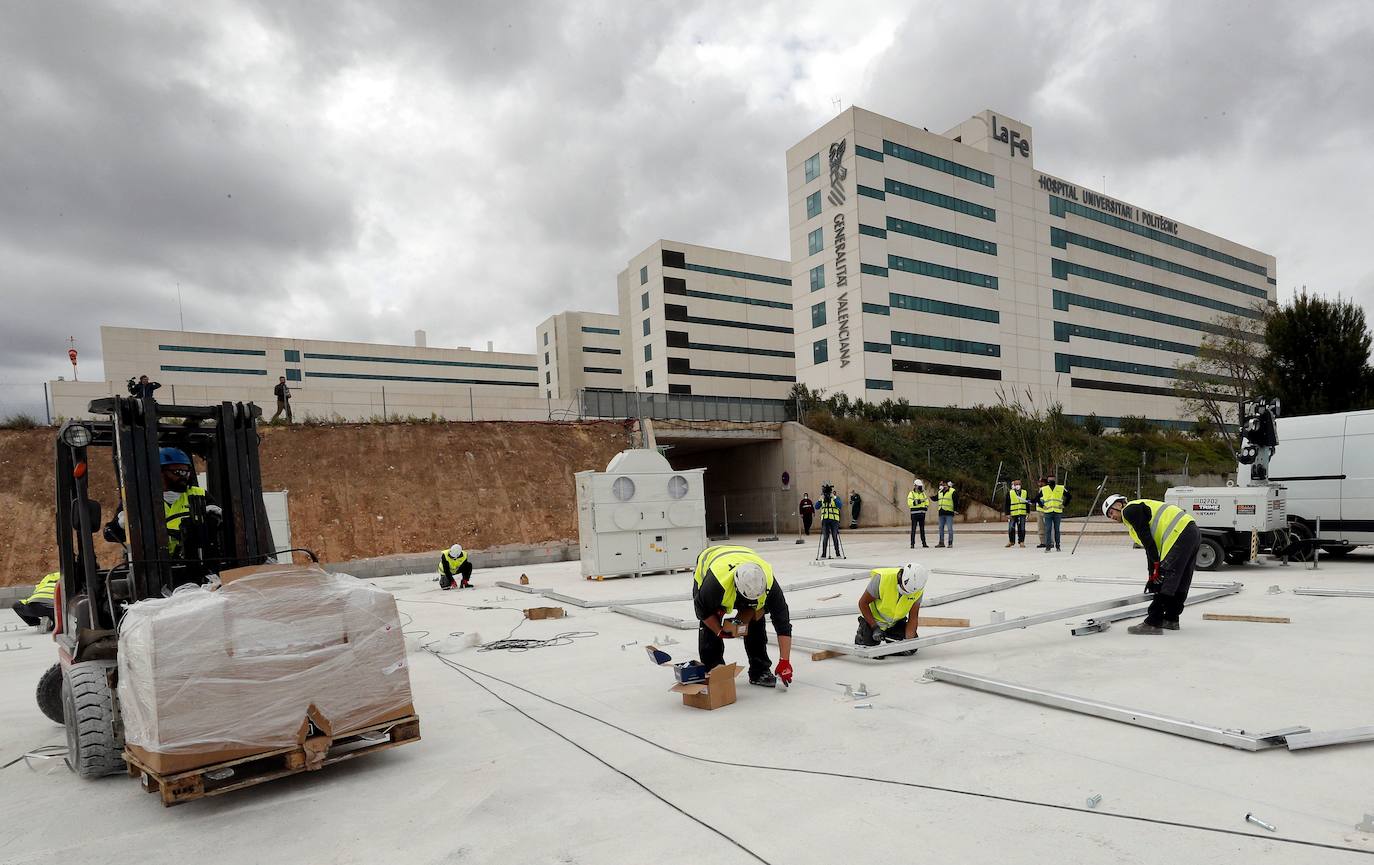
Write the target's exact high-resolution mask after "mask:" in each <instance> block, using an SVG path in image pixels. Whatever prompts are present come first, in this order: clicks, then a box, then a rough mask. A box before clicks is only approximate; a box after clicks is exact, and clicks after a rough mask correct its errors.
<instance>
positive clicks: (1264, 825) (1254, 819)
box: [1245, 814, 1279, 832]
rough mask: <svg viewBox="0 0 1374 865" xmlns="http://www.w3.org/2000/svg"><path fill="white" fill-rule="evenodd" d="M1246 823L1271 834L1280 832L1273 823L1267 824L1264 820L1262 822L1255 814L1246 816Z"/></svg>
mask: <svg viewBox="0 0 1374 865" xmlns="http://www.w3.org/2000/svg"><path fill="white" fill-rule="evenodd" d="M1245 822H1247V823H1254V824H1255V825H1256V826H1258V827H1260V828H1261V829H1268V830H1269V831H1270V832H1277V831H1279V830H1278V827H1277V826H1275V825H1274V824H1273V823H1266V822H1264V821H1263V820H1261V819H1260V818H1258V817H1256V816H1255V815H1254V814H1246V815H1245Z"/></svg>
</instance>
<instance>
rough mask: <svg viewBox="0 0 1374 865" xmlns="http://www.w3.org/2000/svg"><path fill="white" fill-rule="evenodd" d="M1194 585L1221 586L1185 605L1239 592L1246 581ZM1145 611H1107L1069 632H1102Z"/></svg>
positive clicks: (1190, 600) (1203, 602) (1189, 599)
mask: <svg viewBox="0 0 1374 865" xmlns="http://www.w3.org/2000/svg"><path fill="white" fill-rule="evenodd" d="M1193 585H1194V586H1219V588H1217V589H1215V590H1213V591H1210V592H1204V593H1202V594H1200V595H1189V596H1188V600H1186V601H1184V602H1183V606H1185V607H1191V606H1192V605H1193V604H1205V603H1207V602H1208V601H1215V600H1216V599H1217V598H1224V597H1227V596H1228V595H1235V594H1239V593H1240V590H1241V589H1243V588H1245V584H1244V583H1193ZM1145 613H1146V610H1145V609H1143V608H1139V607H1137V608H1135V609H1130V610H1117V611H1116V612H1112V613H1107V614H1105V615H1101V616H1094V617H1093V618H1091V619H1088V621H1086V622H1084V623H1083V624H1081V625H1078V626H1077V627H1075V628H1073V629H1071V630H1070V631H1069V633H1070V634H1072V635H1073V636H1075V637H1081V636H1083V635H1084V634H1100V633H1102V632H1103V631H1105V630H1107V629H1108V628H1109V627H1111V625H1112V622H1120V621H1122V620H1124V619H1138V618H1140V617H1142V616H1144V615H1145Z"/></svg>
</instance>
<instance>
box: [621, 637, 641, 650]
mask: <svg viewBox="0 0 1374 865" xmlns="http://www.w3.org/2000/svg"><path fill="white" fill-rule="evenodd" d="M638 645H639V640H631V641H630V642H628V643H621V644H620V651H622V652H623V651H625V647H626V646H638Z"/></svg>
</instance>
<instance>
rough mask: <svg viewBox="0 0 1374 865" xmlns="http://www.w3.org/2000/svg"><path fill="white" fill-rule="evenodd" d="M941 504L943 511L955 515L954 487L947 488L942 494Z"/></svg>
mask: <svg viewBox="0 0 1374 865" xmlns="http://www.w3.org/2000/svg"><path fill="white" fill-rule="evenodd" d="M939 502H940V510H941V511H945V512H947V513H951V514H952V513H954V487H946V488H945V491H944V492H942V493H940V498H939Z"/></svg>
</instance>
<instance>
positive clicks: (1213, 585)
mask: <svg viewBox="0 0 1374 865" xmlns="http://www.w3.org/2000/svg"><path fill="white" fill-rule="evenodd" d="M1065 582H1070V583H1110V584H1112V585H1115V586H1139V585H1142V581H1141V580H1129V579H1122V578H1121V577H1068V578H1066V579H1065ZM1238 585H1243V584H1242V583H1239V582H1230V583H1218V582H1203V581H1202V580H1193V582H1192V583H1191V586H1192V588H1194V589H1227V588H1230V587H1231V586H1238Z"/></svg>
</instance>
